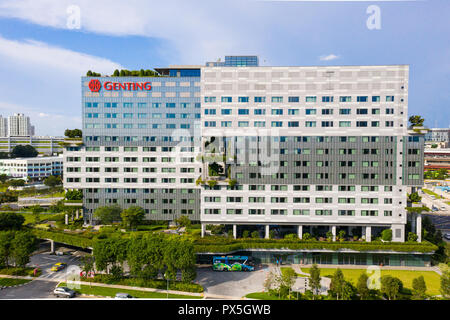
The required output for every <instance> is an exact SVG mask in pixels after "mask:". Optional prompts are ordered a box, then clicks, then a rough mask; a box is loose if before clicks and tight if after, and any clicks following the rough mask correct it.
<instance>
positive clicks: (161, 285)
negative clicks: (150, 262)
mask: <svg viewBox="0 0 450 320" xmlns="http://www.w3.org/2000/svg"><path fill="white" fill-rule="evenodd" d="M80 280H81V281H87V282H96V283H105V284H116V285H123V286H131V287H141V288H154V289H167V281H166V280H146V279H142V278H122V279H115V278H114V276H112V275H109V274H96V275H95V276H94V278H84V277H83V278H81V279H80ZM169 290H177V291H185V292H197V293H201V292H203V287H202V286H201V285H199V284H196V283H184V282H180V281H169Z"/></svg>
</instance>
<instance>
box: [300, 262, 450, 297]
mask: <svg viewBox="0 0 450 320" xmlns="http://www.w3.org/2000/svg"><path fill="white" fill-rule="evenodd" d="M309 270H310V268H302V271H303V272H306V273H309ZM335 270H336V269H335V268H320V275H321V276H322V277H331V276H332V275H333V274H334V272H335ZM341 270H342V273H343V274H344V277H345V279H346V280H348V281H350V282H352V283H353V285H356V283H357V281H358V278H359V276H360V275H361V273H363V272H366V269H344V268H342V269H341ZM384 275H390V276H393V277H396V278H399V279H400V280H401V281H402V282H403V285H404V287H405V288H408V289H412V281H413V279H414V278H417V277H420V276H423V277H424V279H425V283H426V285H427V294H430V295H438V294H441V293H440V279H441V278H440V276H439V275H438V274H437V273H436V272H434V271H412V270H381V276H384Z"/></svg>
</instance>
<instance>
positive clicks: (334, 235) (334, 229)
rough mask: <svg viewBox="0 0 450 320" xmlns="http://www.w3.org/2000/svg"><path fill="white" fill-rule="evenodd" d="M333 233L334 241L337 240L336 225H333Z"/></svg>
mask: <svg viewBox="0 0 450 320" xmlns="http://www.w3.org/2000/svg"><path fill="white" fill-rule="evenodd" d="M331 233H332V234H333V241H336V226H331Z"/></svg>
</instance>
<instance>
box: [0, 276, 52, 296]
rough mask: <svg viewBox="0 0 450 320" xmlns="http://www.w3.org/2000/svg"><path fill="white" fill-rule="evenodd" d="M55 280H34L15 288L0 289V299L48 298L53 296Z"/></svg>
mask: <svg viewBox="0 0 450 320" xmlns="http://www.w3.org/2000/svg"><path fill="white" fill-rule="evenodd" d="M56 284H57V283H56V282H53V281H39V280H34V281H31V282H28V283H27V284H24V285H22V286H19V287H16V288H6V289H3V290H0V299H49V298H55V297H54V296H53V290H54V289H55V286H56Z"/></svg>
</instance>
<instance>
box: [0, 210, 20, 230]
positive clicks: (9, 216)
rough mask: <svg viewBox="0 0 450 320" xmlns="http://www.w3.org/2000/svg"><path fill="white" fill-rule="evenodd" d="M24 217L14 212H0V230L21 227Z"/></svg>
mask: <svg viewBox="0 0 450 320" xmlns="http://www.w3.org/2000/svg"><path fill="white" fill-rule="evenodd" d="M24 222H25V218H24V217H23V216H22V215H21V214H17V213H15V212H5V213H2V214H0V230H19V229H20V228H22V225H23V223H24Z"/></svg>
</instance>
